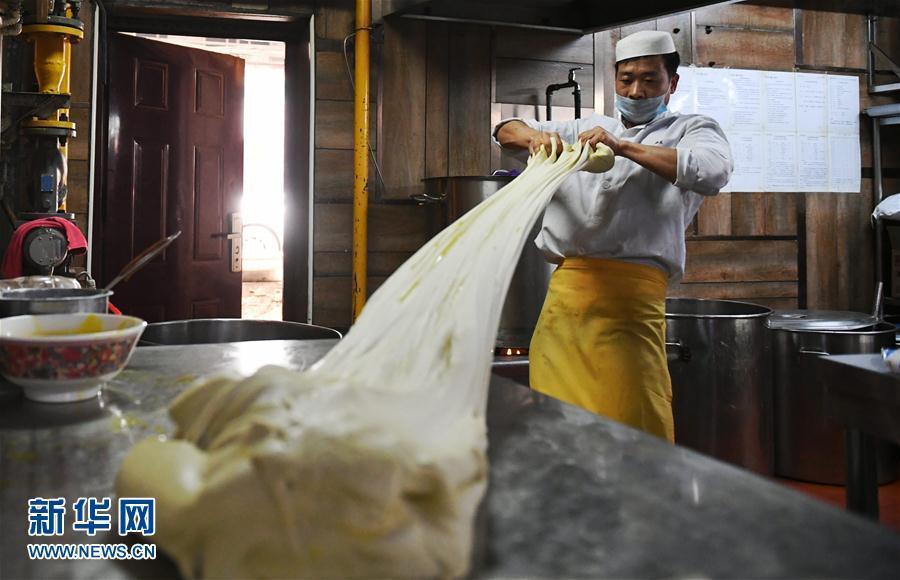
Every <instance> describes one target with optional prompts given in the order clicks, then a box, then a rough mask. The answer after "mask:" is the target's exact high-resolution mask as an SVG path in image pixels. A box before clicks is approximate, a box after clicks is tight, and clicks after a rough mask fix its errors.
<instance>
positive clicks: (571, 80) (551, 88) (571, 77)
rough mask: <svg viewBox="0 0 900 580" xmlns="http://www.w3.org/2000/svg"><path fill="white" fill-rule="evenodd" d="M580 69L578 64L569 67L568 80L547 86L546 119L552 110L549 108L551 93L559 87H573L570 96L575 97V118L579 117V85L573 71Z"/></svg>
mask: <svg viewBox="0 0 900 580" xmlns="http://www.w3.org/2000/svg"><path fill="white" fill-rule="evenodd" d="M577 70H581V67H580V66H576V67H575V68H570V69H569V80H568V81H566V82H564V83H560V84H556V85H549V86H547V120H548V121H549V120H551V118H552V112H551V108H550V103H551V102H552V101H553V93H555V92H556V91H558V90H560V89H566V88H569V87H573V90H572V96H574V97H575V118H576V119H580V118H581V86H580V85H579V84H578V83H577V82H576V81H575V71H577Z"/></svg>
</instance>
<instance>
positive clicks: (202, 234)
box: [101, 33, 244, 322]
mask: <svg viewBox="0 0 900 580" xmlns="http://www.w3.org/2000/svg"><path fill="white" fill-rule="evenodd" d="M108 96H109V98H108V115H109V119H108V121H109V129H108V131H109V133H108V148H107V163H106V167H107V175H106V190H105V196H104V203H105V212H104V216H103V225H104V227H103V238H102V240H101V243H102V246H103V247H102V251H103V256H104V260H103V275H102V278H101V282H102V283H105V282H106V281H107V280H110V279H111V278H112V277H113V276H115V275H116V273H117V272H118V271H119V270H120V269H121V268H122V266H124V265H125V264H126V263H127V262H128V261H129V260H131V258H132V257H134V256H135V255H137V254H138V253H140V252H141V250H143V249H144V248H146V247H147V246H149V245H150V244H152V243H153V242H155V241H157V240H159V239H161V238H163V237H165V236H167V235H169V234H172V233H174V232H176V231H178V230H181V231H182V234H181V237H180V238H178V239H177V240H175V242H174V243H173V244H172V245H171V246H169V248H168V249H166V250H165V252H164V254H162V255H160V256H158V257H157V258H155V259H154V260H153V261H152V262H151V263H150V264H148V265H147V266H146V267H145V268H144V269H143V270H142V271H140V272H139V273H137V274H135V275H134V276H133V277H132V278H131V279H130V280H128V281H126V282H121V283H120V284H119V285H118V286H117V287H116V288H115V289H114V291H115V295H114V296H113V298H112V302H113V303H114V304H115V305H116V306H117V307H119V308H120V309H121V310H122V311H123V312H124V313H126V314H133V315H135V316H140V317H142V318H144V319H146V320H148V321H151V322H153V321H161V320H181V319H188V318H211V317H240V315H241V273H240V272H232V267H231V266H232V261H231V249H232V247H231V245H232V241H231V240H229V239H228V238H227V234H229V233H231V231H232V215H233V214H235V213H237V212H239V211H240V199H241V191H242V188H243V105H244V61H243V60H242V59H240V58H235V57H232V56H228V55H224V54H218V53H214V52H208V51H204V50H197V49H193V48H186V47H182V46H175V45H172V44H167V43H163V42H157V41H153V40H147V39H144V38H136V37H133V36H128V35H124V34H116V33H113V34H111V35H110V40H109V88H108ZM237 233H238V234H239V233H240V232H239V231H238V232H237Z"/></svg>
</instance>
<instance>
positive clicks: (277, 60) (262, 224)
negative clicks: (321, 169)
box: [135, 34, 285, 320]
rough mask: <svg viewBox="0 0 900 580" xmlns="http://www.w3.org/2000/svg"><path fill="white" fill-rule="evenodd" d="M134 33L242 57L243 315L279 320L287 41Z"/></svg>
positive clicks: (281, 280) (245, 316)
mask: <svg viewBox="0 0 900 580" xmlns="http://www.w3.org/2000/svg"><path fill="white" fill-rule="evenodd" d="M135 36H141V37H143V38H149V39H152V40H157V41H161V42H168V43H170V44H176V45H179V46H186V47H189V48H199V49H201V50H208V51H211V52H219V53H222V54H228V55H231V56H235V57H238V58H242V59H244V62H245V68H244V121H243V127H244V187H243V193H242V195H241V220H242V223H243V227H242V253H243V260H242V262H243V263H242V284H241V286H242V292H241V318H248V319H253V320H281V319H282V307H283V302H284V253H283V243H284V223H285V219H284V153H285V151H284V117H285V115H284V94H285V68H284V66H285V65H284V62H285V43H284V42H279V41H269V40H244V39H235V38H207V37H200V36H178V35H171V34H135Z"/></svg>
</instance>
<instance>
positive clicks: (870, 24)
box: [866, 14, 878, 93]
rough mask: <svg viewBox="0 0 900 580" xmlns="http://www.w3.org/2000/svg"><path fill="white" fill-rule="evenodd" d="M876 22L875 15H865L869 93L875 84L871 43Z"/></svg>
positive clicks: (876, 29) (875, 31) (876, 32)
mask: <svg viewBox="0 0 900 580" xmlns="http://www.w3.org/2000/svg"><path fill="white" fill-rule="evenodd" d="M877 23H878V19H877V18H876V17H875V16H873V15H871V14H869V15H868V16H866V73H867V74H866V84H867V85H868V89H869V92H870V93H871V92H872V88H873V87H874V86H875V51H873V50H872V45H874V44H875V41H876V40H877V34H878V27H877Z"/></svg>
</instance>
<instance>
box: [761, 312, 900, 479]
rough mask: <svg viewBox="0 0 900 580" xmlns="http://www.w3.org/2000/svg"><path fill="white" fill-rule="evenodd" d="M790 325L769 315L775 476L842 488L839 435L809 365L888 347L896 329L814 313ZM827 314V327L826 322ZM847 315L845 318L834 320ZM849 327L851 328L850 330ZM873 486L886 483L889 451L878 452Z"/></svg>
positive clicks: (891, 467) (891, 462) (892, 464)
mask: <svg viewBox="0 0 900 580" xmlns="http://www.w3.org/2000/svg"><path fill="white" fill-rule="evenodd" d="M808 313H809V314H808V315H807V317H806V318H807V319H809V320H811V321H815V322H816V324H815V325H810V324H808V323H805V321H804V320H797V321H795V322H794V323H793V326H792V325H791V324H790V323H789V322H786V321H785V319H784V316H783V315H782V313H779V312H776V313H775V314H774V315H773V318H772V321H773V322H772V323H771V324H770V326H772V327H773V329H772V331H771V332H772V341H773V354H774V359H775V362H774V368H775V375H774V377H775V383H774V410H775V474H776V475H780V476H783V477H789V478H792V479H800V480H803V481H810V482H815V483H824V484H831V485H843V484H844V483H845V482H846V479H847V470H846V464H845V461H844V457H845V446H844V431H843V428H842V427H841V425H840V424H838V423H836V422H834V421H831V420H829V419H828V418H827V415H826V412H825V396H824V392H823V389H822V385H821V384H820V382H819V381H818V379H817V377H816V376H815V374H814V372H813V371H812V369H811V366H810V361H811V360H812V359H813V358H815V357H819V356H829V355H839V354H863V353H871V352H878V351H880V350H881V348H882V347H889V346H893V344H894V335H895V333H896V328H895V327H894V325H893V324H887V323H884V322H881V323H876V324H873V325H870V326H867V327H862V328H860V327H859V320H860V319H862V318H864V317H866V316H867V315H865V314H857V313H824V314H821V313H816V311H808ZM825 314H827V315H831V317H832V322H831V326H832V328H838V330H828V329H827V328H828V324H827V319H828V316H826V315H825ZM841 314H848V315H849V316H836V315H841ZM852 327H855V328H852ZM878 463H879V465H878V467H879V481H881V482H885V481H890V480H891V479H893V477H894V473H895V471H896V466H897V465H896V458H895V457H894V455H893V452H892V450H891V449H890V447H889V446H886V445H884V446H881V447H880V448H879V451H878Z"/></svg>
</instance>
